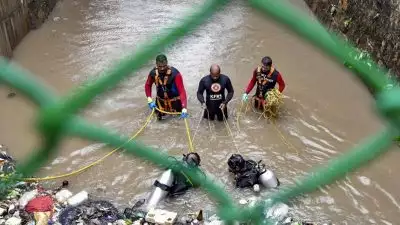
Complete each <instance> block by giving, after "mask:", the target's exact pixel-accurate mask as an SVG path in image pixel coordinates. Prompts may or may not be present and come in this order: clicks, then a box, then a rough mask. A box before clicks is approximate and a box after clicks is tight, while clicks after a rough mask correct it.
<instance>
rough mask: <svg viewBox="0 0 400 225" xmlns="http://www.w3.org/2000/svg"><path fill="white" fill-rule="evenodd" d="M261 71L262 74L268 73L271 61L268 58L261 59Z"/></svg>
mask: <svg viewBox="0 0 400 225" xmlns="http://www.w3.org/2000/svg"><path fill="white" fill-rule="evenodd" d="M261 65H262V66H261V69H262V71H263V72H269V71H270V70H271V67H272V59H271V57H269V56H265V57H263V58H262V59H261Z"/></svg>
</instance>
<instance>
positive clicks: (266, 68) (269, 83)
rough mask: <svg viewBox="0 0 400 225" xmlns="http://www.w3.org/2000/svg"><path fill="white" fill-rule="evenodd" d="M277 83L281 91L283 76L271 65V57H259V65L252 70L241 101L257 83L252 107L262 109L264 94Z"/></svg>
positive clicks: (244, 99)
mask: <svg viewBox="0 0 400 225" xmlns="http://www.w3.org/2000/svg"><path fill="white" fill-rule="evenodd" d="M277 83H278V85H279V92H281V93H282V92H283V90H284V89H285V86H286V85H285V81H284V80H283V76H282V74H281V73H280V72H278V70H277V69H276V68H274V66H273V65H272V59H271V57H269V56H265V57H263V58H262V59H261V66H258V67H257V68H255V69H254V70H253V76H252V77H251V80H250V82H249V84H248V85H247V88H246V91H245V93H244V94H243V96H242V101H247V99H248V95H249V93H250V92H251V90H253V88H254V86H255V85H256V84H257V89H256V93H255V95H254V96H253V97H254V98H255V101H254V104H255V105H254V107H255V108H258V109H262V108H263V106H264V104H265V95H266V94H267V92H268V91H270V90H272V89H273V88H275V86H276V84H277Z"/></svg>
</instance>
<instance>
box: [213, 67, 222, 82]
mask: <svg viewBox="0 0 400 225" xmlns="http://www.w3.org/2000/svg"><path fill="white" fill-rule="evenodd" d="M210 75H211V78H212V79H213V80H218V78H219V77H220V76H221V68H220V67H219V65H217V64H212V65H211V67H210Z"/></svg>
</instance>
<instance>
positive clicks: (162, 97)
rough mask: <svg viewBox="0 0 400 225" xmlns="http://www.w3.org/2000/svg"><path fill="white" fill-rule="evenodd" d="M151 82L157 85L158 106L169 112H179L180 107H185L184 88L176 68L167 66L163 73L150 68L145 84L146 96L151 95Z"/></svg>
mask: <svg viewBox="0 0 400 225" xmlns="http://www.w3.org/2000/svg"><path fill="white" fill-rule="evenodd" d="M153 83H155V84H156V87H157V101H156V103H157V106H158V108H160V109H162V110H164V111H170V112H181V111H182V108H186V106H187V98H186V90H185V87H184V86H183V79H182V75H181V73H180V72H179V71H178V70H177V69H176V68H174V67H169V68H168V69H167V70H166V72H165V73H160V72H159V71H158V70H157V68H154V69H152V70H151V71H150V73H149V75H148V77H147V81H146V84H145V93H146V96H147V97H151V89H152V86H153Z"/></svg>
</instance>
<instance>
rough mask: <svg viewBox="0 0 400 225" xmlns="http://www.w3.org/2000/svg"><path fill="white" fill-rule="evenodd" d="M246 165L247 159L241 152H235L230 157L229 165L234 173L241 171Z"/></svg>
mask: <svg viewBox="0 0 400 225" xmlns="http://www.w3.org/2000/svg"><path fill="white" fill-rule="evenodd" d="M245 165H246V161H245V160H244V159H243V157H242V156H241V155H239V154H233V155H231V157H229V159H228V166H229V168H230V171H231V172H233V173H237V172H240V171H241V170H242V169H243V168H244V167H245Z"/></svg>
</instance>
